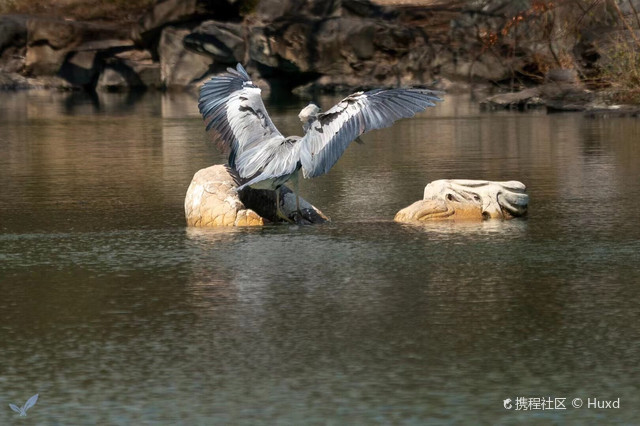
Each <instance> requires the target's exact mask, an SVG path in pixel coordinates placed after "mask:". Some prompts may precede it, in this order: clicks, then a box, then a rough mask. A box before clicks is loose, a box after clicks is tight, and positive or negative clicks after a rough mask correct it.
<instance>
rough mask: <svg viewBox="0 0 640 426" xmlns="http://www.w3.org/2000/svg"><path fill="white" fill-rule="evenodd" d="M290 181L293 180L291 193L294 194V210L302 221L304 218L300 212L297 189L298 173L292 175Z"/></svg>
mask: <svg viewBox="0 0 640 426" xmlns="http://www.w3.org/2000/svg"><path fill="white" fill-rule="evenodd" d="M292 180H293V192H294V193H295V194H296V210H297V211H298V214H299V215H300V219H302V218H303V217H304V216H302V210H300V196H299V195H298V188H300V186H299V185H298V183H299V180H298V172H296V173H295V174H294V175H293V177H292Z"/></svg>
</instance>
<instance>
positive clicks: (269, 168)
mask: <svg viewBox="0 0 640 426" xmlns="http://www.w3.org/2000/svg"><path fill="white" fill-rule="evenodd" d="M298 140H299V138H298V137H297V136H293V137H289V138H286V139H285V140H284V141H278V140H275V139H271V140H269V141H267V142H266V143H264V144H262V145H260V147H256V148H252V149H250V150H249V151H247V152H246V153H245V154H244V155H243V156H242V157H240V158H238V168H242V169H243V170H245V172H246V173H247V177H251V179H250V180H249V181H248V182H246V183H244V184H243V185H241V186H240V187H238V190H241V189H243V188H244V187H245V186H252V185H256V184H258V183H259V182H261V181H266V180H270V179H275V180H281V181H280V182H278V185H275V184H272V185H270V186H269V185H268V186H265V187H264V188H268V189H272V188H273V187H275V186H279V185H281V184H283V183H284V182H285V181H287V180H288V179H289V175H291V174H292V173H294V172H295V171H297V170H298V168H299V163H300V143H298ZM255 187H257V188H260V187H259V186H255Z"/></svg>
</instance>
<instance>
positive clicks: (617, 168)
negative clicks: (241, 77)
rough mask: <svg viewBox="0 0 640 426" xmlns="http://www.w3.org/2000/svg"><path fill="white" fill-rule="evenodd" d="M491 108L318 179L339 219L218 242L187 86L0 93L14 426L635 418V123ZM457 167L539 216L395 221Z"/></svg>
mask: <svg viewBox="0 0 640 426" xmlns="http://www.w3.org/2000/svg"><path fill="white" fill-rule="evenodd" d="M333 100H335V99H326V100H324V106H325V107H327V106H329V105H331V104H332V101H333ZM304 104H305V102H304V101H296V100H287V102H283V101H280V102H271V104H270V106H269V108H270V111H271V113H272V118H273V119H274V121H275V122H276V124H277V125H278V126H279V127H280V128H281V129H282V130H283V133H287V134H300V129H299V123H298V122H297V118H296V115H297V113H298V111H299V109H300V108H301V107H302V106H304ZM474 105H475V104H474V103H472V102H470V101H469V100H468V99H466V98H457V97H453V96H448V97H447V100H446V101H445V102H444V103H443V104H441V105H439V106H438V107H437V108H435V109H433V110H430V111H429V112H427V113H425V114H422V115H420V116H419V117H417V118H415V119H412V120H406V121H403V122H400V123H398V124H397V125H396V126H394V127H392V128H390V129H385V130H382V131H378V132H376V133H373V134H370V135H366V136H365V137H363V139H364V141H365V145H364V146H360V145H355V146H353V147H350V148H349V150H348V151H347V153H346V154H345V156H344V157H343V158H342V159H341V160H340V161H339V162H338V164H337V165H336V166H335V167H334V169H333V170H332V171H331V172H330V173H329V174H328V175H326V176H324V177H321V178H318V179H315V180H311V181H303V182H301V192H302V195H303V196H304V197H305V198H306V199H307V200H309V201H310V202H312V203H314V204H315V205H316V206H318V207H320V208H321V209H322V210H323V211H324V212H325V213H326V214H328V215H329V216H330V217H331V218H332V220H333V222H332V223H331V224H327V225H320V226H307V227H297V226H288V225H282V226H269V227H265V228H261V229H233V230H199V229H188V228H186V227H185V226H184V224H185V221H184V213H183V208H182V203H183V199H184V194H185V191H186V188H187V186H188V184H189V182H190V180H191V177H192V176H193V174H194V173H195V172H196V171H197V170H198V169H200V168H203V167H206V166H208V165H211V164H214V163H221V162H223V161H224V157H223V156H222V155H220V154H219V153H217V152H216V151H215V148H214V147H213V146H212V145H211V144H209V143H208V142H207V136H206V135H205V134H204V131H203V125H202V122H201V119H200V117H199V116H198V113H197V109H196V100H195V98H194V97H192V96H190V95H172V96H169V95H166V96H161V95H157V94H147V95H144V96H140V97H135V98H132V97H126V96H119V95H110V96H104V95H100V97H95V98H90V97H85V96H83V95H79V94H56V93H39V92H21V93H13V94H7V93H0V148H1V149H2V154H1V155H0V188H1V190H0V294H1V296H0V424H11V423H12V422H13V421H15V420H16V419H17V414H16V413H14V412H12V411H11V410H10V409H9V407H8V404H9V403H16V404H20V405H21V404H22V403H24V401H26V399H27V398H28V397H30V396H31V395H33V394H35V393H39V394H40V399H39V401H38V403H37V404H36V406H35V407H33V408H32V409H31V410H29V412H28V417H27V419H28V420H29V421H32V422H35V423H37V424H54V425H58V424H59V425H67V424H122V425H129V424H156V423H157V424H189V425H195V424H203V425H210V424H252V425H253V424H264V423H266V424H274V423H278V424H416V425H417V424H426V423H446V422H451V423H471V424H477V423H489V424H496V423H497V424H501V423H504V424H507V423H516V422H540V423H547V422H565V421H568V422H578V423H585V422H589V423H600V424H602V423H607V424H611V423H616V422H618V423H631V422H633V421H636V420H637V418H638V417H639V416H640V411H639V409H638V408H637V407H640V396H639V389H638V384H639V383H640V372H639V371H640V370H639V369H638V359H639V358H640V328H639V327H638V320H640V305H639V300H640V286H639V284H640V268H639V267H638V264H639V263H640V230H639V228H638V213H637V209H638V207H637V200H638V199H640V179H639V177H640V121H638V120H637V119H631V118H609V119H589V118H584V117H583V116H582V115H580V114H557V115H546V114H542V113H529V114H521V113H514V112H505V113H492V114H489V113H481V112H479V111H478V109H477V107H476V106H474ZM440 178H470V179H490V180H508V179H517V180H520V181H522V182H524V183H525V184H526V185H527V186H528V192H529V195H530V210H529V218H528V219H526V220H513V221H509V222H503V221H487V222H482V223H464V224H450V223H444V224H430V225H428V226H424V227H414V226H407V225H399V224H395V223H393V222H392V221H391V219H392V218H393V215H394V214H395V212H396V211H397V210H399V209H400V208H402V207H405V206H406V205H408V204H410V203H412V202H413V201H415V200H417V199H419V198H421V196H422V190H423V188H424V186H425V185H426V183H428V182H429V181H431V180H434V179H440ZM517 397H526V398H535V397H546V398H548V397H552V398H555V397H561V398H567V400H566V403H565V405H566V406H567V410H564V411H560V410H545V411H542V410H535V411H515V403H516V398H517ZM507 398H510V399H512V404H513V405H514V407H513V408H512V409H511V410H506V409H505V408H503V400H505V399H507ZM574 398H582V399H583V400H584V403H585V405H584V406H583V407H582V408H580V409H576V408H572V406H571V401H572V400H573V399H574ZM587 398H599V399H603V400H604V399H608V400H612V399H617V398H620V401H621V402H620V405H621V408H620V409H593V408H592V409H590V408H588V407H586V405H587ZM2 407H4V408H2ZM35 423H34V424H35Z"/></svg>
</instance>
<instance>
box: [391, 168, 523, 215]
mask: <svg viewBox="0 0 640 426" xmlns="http://www.w3.org/2000/svg"><path fill="white" fill-rule="evenodd" d="M525 190H526V187H525V185H524V184H523V183H522V182H518V181H508V182H491V181H486V180H469V179H452V180H449V179H442V180H436V181H433V182H431V183H430V184H428V185H427V186H426V187H425V189H424V198H423V199H422V200H420V201H416V202H415V203H413V204H412V205H410V206H408V207H405V208H404V209H402V210H400V211H399V212H398V213H397V214H396V216H395V218H394V220H395V221H396V222H423V221H430V220H452V219H458V220H482V219H511V218H514V217H520V216H524V215H526V213H527V206H528V204H529V196H528V195H527V194H526V193H525Z"/></svg>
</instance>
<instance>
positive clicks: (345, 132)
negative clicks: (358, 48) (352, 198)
mask: <svg viewBox="0 0 640 426" xmlns="http://www.w3.org/2000/svg"><path fill="white" fill-rule="evenodd" d="M438 94H439V92H435V91H432V90H427V89H376V90H371V91H369V92H365V93H363V92H358V93H354V94H352V95H349V96H347V97H346V98H344V99H343V100H342V101H340V103H338V104H337V105H335V106H334V107H333V108H331V109H330V110H328V111H326V112H324V113H321V114H318V116H317V118H316V120H314V121H313V122H312V123H311V125H310V126H309V129H308V130H307V133H306V135H305V136H304V138H302V140H301V141H300V144H301V147H300V161H301V163H302V171H303V173H304V177H308V178H310V177H315V176H320V175H322V174H325V173H327V172H328V171H329V170H330V169H331V167H333V165H334V164H335V163H336V161H338V159H339V158H340V157H341V156H342V154H343V153H344V151H345V149H347V147H348V146H349V144H350V143H351V142H352V141H353V140H354V139H356V138H357V137H358V136H360V135H361V134H363V133H365V132H368V131H370V130H374V129H381V128H383V127H388V126H390V125H392V124H393V123H394V122H395V121H396V120H399V119H401V118H409V117H413V116H414V115H415V113H417V112H420V111H424V110H425V109H426V108H427V107H430V106H435V103H434V102H436V101H441V99H440V98H439V97H438V96H437V95H438Z"/></svg>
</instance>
